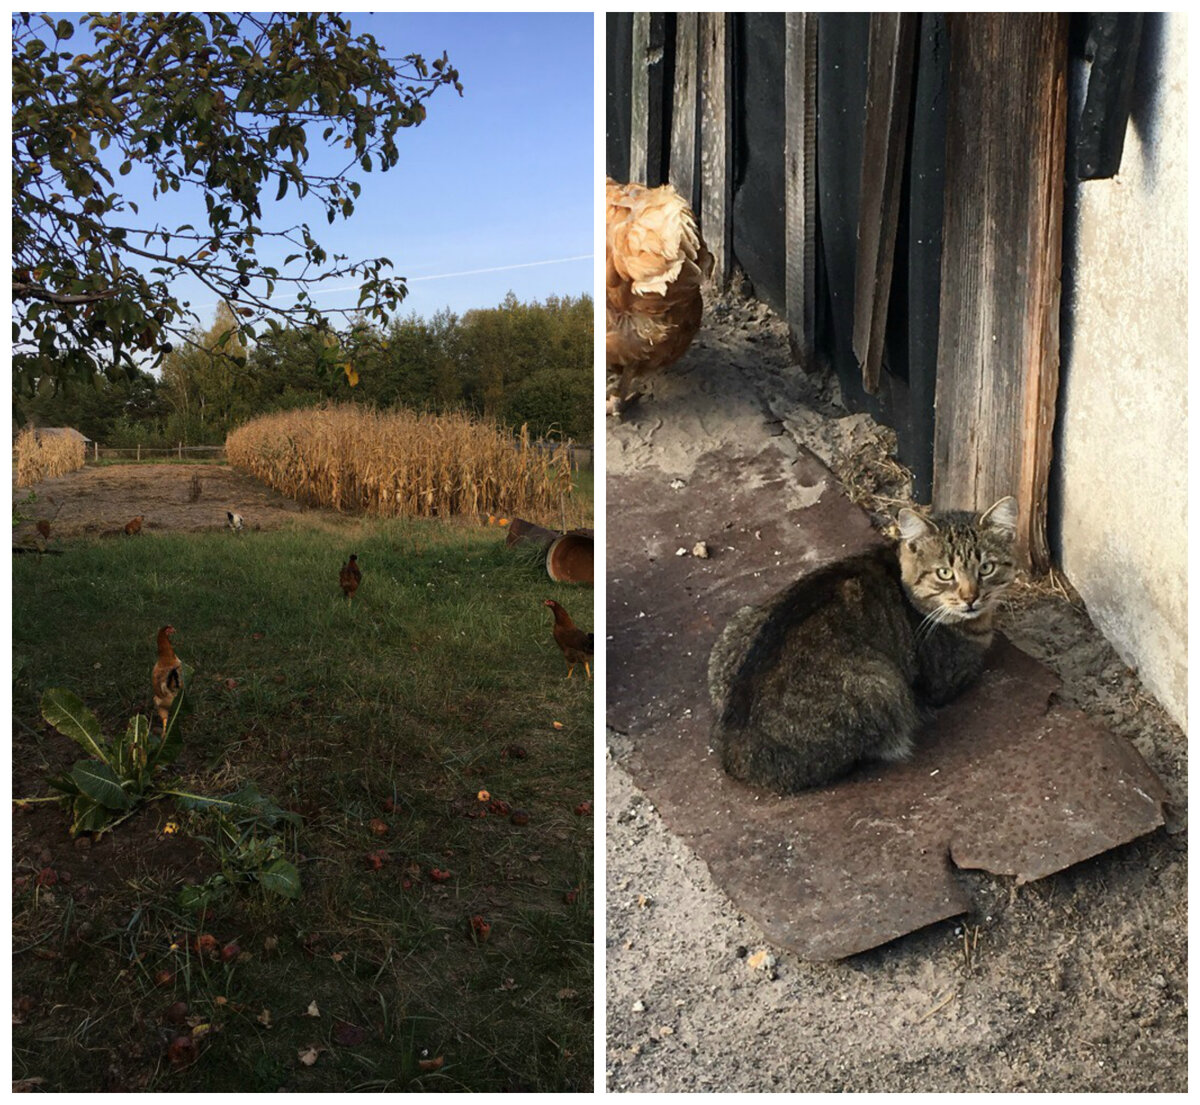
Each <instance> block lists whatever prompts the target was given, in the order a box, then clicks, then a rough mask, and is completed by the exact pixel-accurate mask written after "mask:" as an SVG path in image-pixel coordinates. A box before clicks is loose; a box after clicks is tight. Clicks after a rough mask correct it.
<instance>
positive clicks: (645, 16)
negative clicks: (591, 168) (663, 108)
mask: <svg viewBox="0 0 1200 1105" xmlns="http://www.w3.org/2000/svg"><path fill="white" fill-rule="evenodd" d="M649 47H650V13H649V12H634V13H633V41H632V43H631V44H630V57H631V58H632V59H633V61H632V65H631V67H630V89H629V179H630V180H636V181H638V182H642V181H645V179H646V161H647V150H646V139H647V136H648V135H649V131H650V73H649V70H648V69H647V68H646V65H645V57H646V52H647V50H648V49H649Z"/></svg>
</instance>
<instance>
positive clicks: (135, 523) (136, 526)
mask: <svg viewBox="0 0 1200 1105" xmlns="http://www.w3.org/2000/svg"><path fill="white" fill-rule="evenodd" d="M143 518H145V515H144V514H139V515H138V516H137V517H136V518H134V519H133V520H132V521H129V522H126V523H125V535H126V536H127V537H132V536H133V535H134V534H135V533H141V532H142V519H143Z"/></svg>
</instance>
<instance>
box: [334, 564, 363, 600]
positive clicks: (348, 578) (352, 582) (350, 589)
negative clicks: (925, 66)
mask: <svg viewBox="0 0 1200 1105" xmlns="http://www.w3.org/2000/svg"><path fill="white" fill-rule="evenodd" d="M338 582H339V583H340V584H341V585H342V594H343V595H345V596H346V598H347V599H352V598H354V592H355V591H357V590H358V585H359V584H360V583H362V570H361V569H360V568H359V566H358V554H357V553H351V554H350V559H349V560H347V561H346V563H345V564H343V565H342V570H341V571H340V572H339V573H338Z"/></svg>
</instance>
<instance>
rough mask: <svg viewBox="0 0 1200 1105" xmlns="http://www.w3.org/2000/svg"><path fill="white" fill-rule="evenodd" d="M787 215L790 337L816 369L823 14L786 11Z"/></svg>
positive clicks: (799, 356)
mask: <svg viewBox="0 0 1200 1105" xmlns="http://www.w3.org/2000/svg"><path fill="white" fill-rule="evenodd" d="M784 35H785V44H784V62H783V64H784V74H783V79H784V93H783V98H784V116H785V118H784V149H783V158H784V218H785V222H786V226H787V242H786V247H785V248H786V250H787V254H786V262H785V272H784V276H785V281H786V293H785V294H786V299H787V322H788V339H789V342H790V344H791V349H792V356H793V357H794V358H795V359H796V360H797V361H799V362H800V364H801V365H803V366H804V368H805V370H806V371H809V372H811V371H813V369H814V368H815V367H816V363H815V361H816V358H815V348H816V277H817V17H816V16H815V15H809V14H805V13H804V12H788V13H786V14H785V15H784Z"/></svg>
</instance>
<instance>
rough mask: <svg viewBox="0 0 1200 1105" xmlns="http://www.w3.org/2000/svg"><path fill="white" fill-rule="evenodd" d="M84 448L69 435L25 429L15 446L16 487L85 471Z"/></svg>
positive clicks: (77, 440)
mask: <svg viewBox="0 0 1200 1105" xmlns="http://www.w3.org/2000/svg"><path fill="white" fill-rule="evenodd" d="M84 452H85V450H84V444H83V442H82V440H80V439H79V438H77V437H72V436H71V435H68V434H45V433H39V432H38V431H37V430H35V429H32V428H26V429H24V430H22V431H21V432H20V433H19V434H18V435H17V440H16V441H14V442H13V465H14V467H15V469H16V473H17V486H18V487H30V486H32V485H33V484H35V483H38V482H39V481H40V480H44V479H47V478H49V477H53V476H65V475H66V474H67V473H68V472H74V471H75V470H76V469H77V468H82V467H83V460H84Z"/></svg>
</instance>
